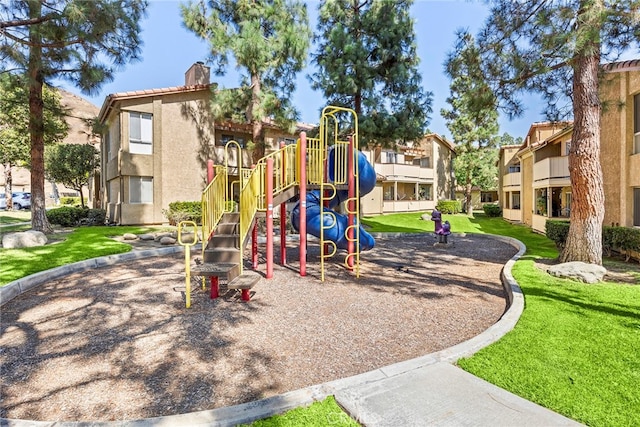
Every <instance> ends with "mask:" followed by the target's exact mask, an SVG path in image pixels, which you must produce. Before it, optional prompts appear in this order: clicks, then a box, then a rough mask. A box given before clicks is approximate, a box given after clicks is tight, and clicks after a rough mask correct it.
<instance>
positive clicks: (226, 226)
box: [178, 106, 376, 308]
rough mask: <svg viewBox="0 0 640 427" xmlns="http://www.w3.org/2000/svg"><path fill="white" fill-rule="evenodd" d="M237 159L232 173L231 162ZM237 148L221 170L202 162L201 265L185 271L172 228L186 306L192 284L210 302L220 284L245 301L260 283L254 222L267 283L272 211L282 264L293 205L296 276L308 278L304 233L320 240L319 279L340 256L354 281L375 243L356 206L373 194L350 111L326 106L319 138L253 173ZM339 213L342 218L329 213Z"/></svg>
mask: <svg viewBox="0 0 640 427" xmlns="http://www.w3.org/2000/svg"><path fill="white" fill-rule="evenodd" d="M233 155H235V160H236V161H235V165H233V164H231V163H232V162H230V161H229V160H230V159H231V158H232V157H233ZM242 159H243V156H242V148H241V147H240V145H239V144H238V143H237V142H235V141H229V142H228V143H227V144H226V146H225V156H224V164H223V165H217V166H214V165H213V161H211V160H210V161H209V162H208V167H207V181H208V185H207V187H206V188H205V189H204V191H203V193H202V226H201V230H200V231H201V236H202V239H203V244H202V263H201V264H199V265H197V266H195V267H194V268H191V267H190V259H189V258H190V248H191V246H193V245H195V243H196V242H195V241H194V240H195V239H192V240H191V241H189V242H186V241H185V239H183V238H182V237H181V234H182V232H183V230H187V229H191V228H192V229H193V231H194V235H196V236H197V235H198V233H197V226H196V225H195V224H193V223H181V224H180V225H179V227H178V237H179V239H178V240H179V242H180V243H181V244H182V245H183V246H185V264H186V266H185V268H186V276H187V277H186V286H187V289H186V306H187V308H188V307H189V306H190V292H191V290H190V276H191V274H193V275H197V276H203V284H202V286H203V289H204V287H205V286H206V284H205V281H204V278H205V277H209V278H210V284H211V293H210V296H211V298H217V297H218V296H219V294H218V293H219V278H220V277H222V278H224V279H226V281H227V288H228V289H239V290H241V294H242V300H244V301H249V299H250V289H251V288H252V287H253V286H254V285H255V283H256V282H257V281H258V280H259V279H260V278H261V276H260V275H259V274H258V273H257V272H256V271H255V270H257V268H258V227H257V219H258V218H260V217H263V218H264V219H265V225H266V240H267V241H266V254H265V257H266V278H267V279H270V278H272V277H273V258H274V253H273V251H274V224H273V221H274V207H276V208H277V207H278V206H279V209H280V211H279V217H280V262H281V263H282V265H285V264H286V240H287V239H286V229H287V227H286V219H287V210H286V203H287V202H291V201H295V200H296V198H297V199H298V202H297V203H296V205H295V207H294V208H293V210H292V212H291V221H292V225H293V227H294V228H295V229H296V230H297V231H298V232H299V235H300V243H299V251H300V275H301V276H306V255H307V233H309V234H311V235H313V236H315V237H317V238H318V239H319V246H320V279H321V281H324V270H325V262H326V260H328V259H329V258H331V257H333V256H334V255H335V254H336V253H337V251H338V249H342V250H345V251H346V256H345V259H344V264H345V266H346V268H348V269H349V270H352V271H353V272H354V273H355V275H356V277H359V276H360V252H361V251H363V250H368V249H371V248H372V247H373V245H374V240H373V238H372V237H371V235H370V234H369V233H367V232H366V231H365V230H364V229H363V228H362V227H361V226H360V221H359V203H358V201H359V198H360V196H361V195H363V194H366V193H368V192H369V191H371V190H372V189H373V187H374V186H375V181H376V174H375V171H374V169H373V167H372V166H371V164H369V162H368V161H367V159H366V158H365V157H364V155H363V154H362V153H360V151H359V150H358V120H357V115H356V113H355V112H354V111H353V110H350V109H346V108H341V107H334V106H328V107H326V108H324V109H323V111H322V116H321V119H320V133H319V137H318V138H307V136H306V133H304V132H302V133H301V134H300V138H299V139H298V141H297V143H296V144H291V145H281V147H280V149H279V150H277V151H274V152H272V153H270V154H268V155H266V156H265V157H263V158H262V159H260V160H259V161H258V162H257V164H256V165H254V166H252V167H251V168H245V167H243V165H242ZM339 205H341V206H343V211H344V212H345V213H338V212H337V211H335V210H334V209H335V208H336V207H338V206H339ZM249 241H251V266H252V270H248V271H246V270H245V268H244V259H243V258H244V257H243V255H244V248H245V247H247V245H248V243H249Z"/></svg>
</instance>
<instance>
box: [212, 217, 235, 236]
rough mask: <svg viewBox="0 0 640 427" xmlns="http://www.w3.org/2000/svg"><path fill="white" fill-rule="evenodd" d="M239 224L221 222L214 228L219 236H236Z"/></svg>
mask: <svg viewBox="0 0 640 427" xmlns="http://www.w3.org/2000/svg"><path fill="white" fill-rule="evenodd" d="M224 220H225V218H224V217H223V218H222V221H224ZM239 225H240V224H239V223H237V222H221V223H220V224H218V226H217V227H216V233H219V234H235V235H236V236H237V235H238V226H239ZM214 236H215V233H214Z"/></svg>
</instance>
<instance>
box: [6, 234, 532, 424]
mask: <svg viewBox="0 0 640 427" xmlns="http://www.w3.org/2000/svg"><path fill="white" fill-rule="evenodd" d="M405 234H406V233H391V234H386V233H385V234H384V235H393V236H396V237H397V236H401V235H405ZM411 235H415V233H412V234H411ZM474 236H476V237H478V236H480V237H486V238H487V239H495V240H499V241H501V242H505V243H508V244H510V245H512V246H514V247H515V248H516V249H518V253H516V254H515V255H514V256H513V257H512V258H511V259H510V260H509V261H507V263H506V264H505V265H504V267H503V269H502V275H501V276H502V285H503V286H504V288H505V291H506V292H507V299H508V301H507V309H506V311H505V313H504V314H503V315H502V317H501V318H500V320H498V322H496V323H495V324H493V325H492V326H491V327H489V328H488V329H487V330H485V331H484V332H482V333H481V334H479V335H477V336H475V337H473V338H471V339H469V340H467V341H464V342H462V343H460V344H457V345H455V346H453V347H449V348H447V349H444V350H441V351H438V352H435V353H430V354H427V355H425V356H421V357H417V358H415V359H411V360H407V361H404V362H399V363H395V364H393V365H389V366H385V367H382V368H379V369H375V370H373V371H369V372H365V373H363V374H360V375H355V376H352V377H347V378H342V379H339V380H335V381H331V382H327V383H323V384H318V385H313V386H310V387H306V388H303V389H299V390H294V391H290V392H288V393H284V394H281V395H278V396H272V397H269V398H266V399H261V400H257V401H254V402H249V403H243V404H240V405H234V406H227V407H224V408H218V409H211V410H207V411H199V412H192V413H188V414H180V415H169V416H165V417H157V418H145V419H140V420H125V421H114V422H57V421H28V420H17V419H6V418H2V419H0V426H11V427H54V426H55V427H148V426H154V427H165V426H171V427H183V426H184V427H187V426H208V427H231V426H235V425H238V424H244V423H251V422H253V421H256V420H260V419H263V418H267V417H270V416H273V415H277V414H281V413H284V412H286V411H288V410H290V409H294V408H297V407H302V406H308V405H310V404H312V403H314V402H316V401H318V400H323V399H325V398H326V397H328V396H331V395H334V394H336V393H337V392H339V391H341V390H345V389H348V388H351V387H355V386H362V385H364V384H369V383H374V382H376V381H380V380H383V379H385V378H389V377H393V376H397V375H400V374H403V373H406V372H408V371H411V370H414V369H418V368H421V367H424V366H428V365H433V364H435V363H439V362H449V363H453V362H455V361H457V360H458V359H461V358H463V357H469V356H471V355H472V354H474V353H476V352H477V351H478V350H480V349H482V348H484V347H486V346H488V345H490V344H492V343H494V342H496V341H498V340H499V339H500V338H502V337H503V336H504V335H505V334H506V333H507V332H509V331H511V330H512V329H513V328H514V327H515V325H516V323H517V322H518V320H519V318H520V316H521V314H522V311H523V310H524V295H523V294H522V290H521V289H520V286H519V285H518V283H517V282H516V281H515V279H514V278H513V276H512V274H511V269H512V268H513V265H514V264H515V262H516V261H517V260H518V259H519V258H520V257H521V256H522V255H523V254H524V252H525V250H526V247H525V245H524V244H523V243H522V242H520V241H519V240H516V239H514V238H511V237H504V236H496V235H478V234H474ZM172 249H173V250H172ZM179 251H182V247H171V248H167V249H164V248H163V249H153V250H145V251H136V252H128V253H126V254H121V255H111V256H109V257H104V258H109V260H105V261H98V260H100V258H94V259H92V260H88V261H82V262H80V263H75V264H70V265H69V266H64V267H60V268H59V269H60V270H64V269H65V268H66V267H72V266H76V267H74V269H73V270H71V271H69V272H67V273H65V274H69V273H70V272H77V271H83V270H85V269H88V268H93V267H95V266H99V265H108V264H113V263H115V262H118V261H123V260H129V259H139V258H145V257H149V256H156V255H166V254H171V253H175V252H179ZM133 253H141V255H139V256H132V255H130V254H133ZM142 253H145V254H144V255H142ZM127 255H129V258H125V256H127ZM118 257H122V258H118ZM114 258H115V259H114ZM92 262H93V263H94V264H93V265H91V263H92ZM98 262H100V264H97V263H98ZM84 263H87V266H85V265H84ZM75 268H77V269H75ZM59 269H54V270H59ZM52 271H53V270H52ZM50 273H51V271H47V272H44V273H37V274H34V275H31V276H28V277H25V278H24V279H20V280H17V281H15V282H12V283H11V284H10V285H15V284H19V283H18V282H23V281H25V282H28V281H27V279H29V278H32V279H37V280H40V282H39V283H38V284H35V285H31V286H29V284H28V283H25V284H24V285H22V287H20V288H19V289H22V288H23V287H24V288H27V290H28V289H31V288H33V287H35V286H38V285H39V284H41V283H44V281H46V280H51V278H52V276H51V275H50ZM45 274H46V276H47V277H46V279H45V278H42V279H41V278H40V276H41V275H45ZM62 275H64V274H59V275H58V276H56V277H60V276H62ZM7 286H9V285H7ZM7 286H5V288H6V287H7ZM3 289H4V288H0V291H2V290H3ZM25 291H26V290H24V291H22V292H25ZM14 292H15V291H14ZM22 292H20V293H22ZM17 295H19V293H18V294H17ZM0 296H1V297H2V299H1V300H0V301H1V303H0V305H1V304H3V303H4V302H6V301H8V300H9V299H11V298H13V297H14V296H15V295H14V296H12V297H11V298H9V299H7V300H5V295H4V294H0Z"/></svg>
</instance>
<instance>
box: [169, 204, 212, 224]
mask: <svg viewBox="0 0 640 427" xmlns="http://www.w3.org/2000/svg"><path fill="white" fill-rule="evenodd" d="M162 214H163V215H164V216H165V217H166V218H167V219H168V220H169V224H170V225H178V223H180V222H181V221H193V222H195V223H196V224H202V203H201V202H172V203H169V209H163V210H162Z"/></svg>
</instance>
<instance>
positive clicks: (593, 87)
mask: <svg viewBox="0 0 640 427" xmlns="http://www.w3.org/2000/svg"><path fill="white" fill-rule="evenodd" d="M595 3H600V2H598V1H596V2H595ZM597 7H598V6H597V5H596V6H594V5H591V6H589V8H594V9H597ZM600 7H602V5H601V4H600ZM581 12H582V13H581V14H584V13H588V14H589V16H598V15H597V13H595V11H594V10H581ZM596 19H597V18H596ZM585 21H586V22H585ZM585 21H583V24H584V25H588V24H589V23H590V22H589V21H588V18H587V19H585ZM591 24H592V25H593V26H594V27H595V24H594V23H591ZM598 28H599V27H598ZM595 40H596V41H594V42H592V45H591V46H590V50H589V51H587V50H586V49H585V51H586V52H587V53H584V54H583V55H581V56H578V57H577V58H576V61H575V64H574V71H573V72H574V74H573V106H574V107H573V114H574V124H573V138H572V140H571V148H570V150H569V174H570V177H571V191H572V195H571V200H572V203H571V225H570V226H569V234H568V236H567V242H566V244H565V247H564V249H563V251H562V253H561V254H560V262H569V261H583V262H587V263H591V264H602V222H603V221H604V189H603V185H602V168H601V165H600V112H601V105H600V100H599V98H598V71H599V67H600V45H599V43H598V42H597V38H596V39H595Z"/></svg>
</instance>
